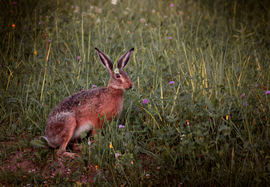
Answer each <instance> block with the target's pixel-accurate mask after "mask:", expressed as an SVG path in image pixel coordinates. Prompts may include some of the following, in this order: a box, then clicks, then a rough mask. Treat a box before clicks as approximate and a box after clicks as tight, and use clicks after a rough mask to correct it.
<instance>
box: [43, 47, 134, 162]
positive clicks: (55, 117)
mask: <svg viewBox="0 0 270 187" xmlns="http://www.w3.org/2000/svg"><path fill="white" fill-rule="evenodd" d="M95 49H96V51H97V54H98V56H99V58H100V60H101V62H102V64H103V65H104V67H105V68H106V69H107V70H108V72H109V74H110V80H109V84H108V86H107V87H99V88H94V89H90V90H82V91H80V92H78V93H75V94H73V95H71V96H69V97H68V98H66V99H64V100H63V101H61V102H60V103H59V104H58V105H57V106H56V107H55V108H54V109H53V110H52V112H51V113H50V115H49V116H48V119H47V126H46V129H45V137H44V138H45V139H46V140H47V142H48V144H49V145H50V146H51V147H54V148H57V147H59V150H58V151H57V155H58V156H62V155H63V156H67V157H71V158H74V156H75V155H76V154H75V153H69V152H66V146H67V145H68V143H70V142H73V141H74V140H77V139H80V136H81V133H82V132H85V131H87V132H89V131H90V130H92V135H95V134H96V130H97V129H101V128H102V124H103V123H104V120H105V119H106V120H107V121H110V120H112V119H113V118H115V117H118V116H119V114H120V113H121V111H122V108H123V101H124V90H127V89H130V88H132V87H133V83H132V81H131V80H130V78H129V75H128V74H127V73H126V72H124V71H122V70H123V68H124V67H125V66H126V64H127V63H128V61H129V59H130V56H131V54H132V52H133V51H134V48H132V49H130V50H129V51H128V52H127V53H126V54H124V55H122V56H121V58H120V59H119V61H118V64H117V67H118V68H116V69H115V70H114V71H113V63H112V61H111V59H110V58H109V57H108V56H107V55H106V54H105V53H103V52H102V51H100V50H99V49H97V48H95Z"/></svg>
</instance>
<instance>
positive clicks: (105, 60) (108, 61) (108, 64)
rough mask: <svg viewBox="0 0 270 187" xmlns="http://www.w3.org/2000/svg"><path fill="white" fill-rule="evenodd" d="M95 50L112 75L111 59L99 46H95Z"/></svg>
mask: <svg viewBox="0 0 270 187" xmlns="http://www.w3.org/2000/svg"><path fill="white" fill-rule="evenodd" d="M95 50H96V51H97V54H98V56H99V58H100V60H101V62H102V64H103V66H104V67H105V68H106V69H107V70H108V72H109V74H111V75H112V73H113V64H112V61H111V59H110V58H109V57H108V56H107V55H106V54H105V53H103V52H102V51H100V50H99V49H98V48H96V47H95Z"/></svg>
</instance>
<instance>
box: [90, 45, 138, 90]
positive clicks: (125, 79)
mask: <svg viewBox="0 0 270 187" xmlns="http://www.w3.org/2000/svg"><path fill="white" fill-rule="evenodd" d="M95 49H96V51H97V53H98V56H99V58H100V60H101V62H102V64H103V65H104V67H105V68H106V69H107V70H108V72H109V74H110V76H111V78H110V82H109V84H108V87H112V88H114V89H122V90H128V89H130V88H132V87H133V83H132V81H131V80H130V78H129V75H128V74H127V72H124V71H123V68H124V67H125V66H126V65H127V63H128V61H129V59H130V56H131V54H132V52H133V51H134V48H132V49H130V50H129V51H128V52H127V53H126V54H124V55H122V56H121V57H120V59H119V61H118V64H117V68H116V69H115V70H113V63H112V61H111V59H110V58H109V57H108V56H107V55H106V54H105V53H103V52H102V51H100V50H99V49H98V48H95Z"/></svg>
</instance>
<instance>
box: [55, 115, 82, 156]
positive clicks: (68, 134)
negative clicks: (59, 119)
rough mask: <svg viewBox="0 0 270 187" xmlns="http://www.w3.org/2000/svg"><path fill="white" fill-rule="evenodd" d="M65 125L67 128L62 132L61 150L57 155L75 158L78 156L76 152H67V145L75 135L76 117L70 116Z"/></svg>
mask: <svg viewBox="0 0 270 187" xmlns="http://www.w3.org/2000/svg"><path fill="white" fill-rule="evenodd" d="M64 127H65V129H66V130H64V132H63V133H61V144H60V147H59V150H58V151H57V156H65V157H70V158H74V157H76V156H77V155H76V153H69V152H66V147H67V145H68V143H69V141H70V140H71V138H72V137H73V134H74V132H75V129H76V127H77V122H76V118H75V117H74V116H69V117H68V118H67V119H66V121H65V124H64Z"/></svg>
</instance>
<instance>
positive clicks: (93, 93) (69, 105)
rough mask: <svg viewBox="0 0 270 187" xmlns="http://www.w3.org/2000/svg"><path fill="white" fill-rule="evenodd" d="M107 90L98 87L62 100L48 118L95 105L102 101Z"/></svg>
mask: <svg viewBox="0 0 270 187" xmlns="http://www.w3.org/2000/svg"><path fill="white" fill-rule="evenodd" d="M107 90H108V89H107V88H106V87H99V88H95V89H90V90H82V91H80V92H77V93H75V94H73V95H71V96H69V97H67V98H65V99H64V100H62V101H61V102H60V103H59V104H58V105H57V106H56V107H55V108H54V109H53V110H52V112H51V113H50V115H49V117H50V116H55V115H57V114H60V113H63V112H71V113H74V114H75V113H76V110H77V109H78V108H81V107H82V106H84V105H86V104H89V103H96V102H97V101H98V100H102V98H103V97H104V95H106V93H107V92H108V91H107Z"/></svg>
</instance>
